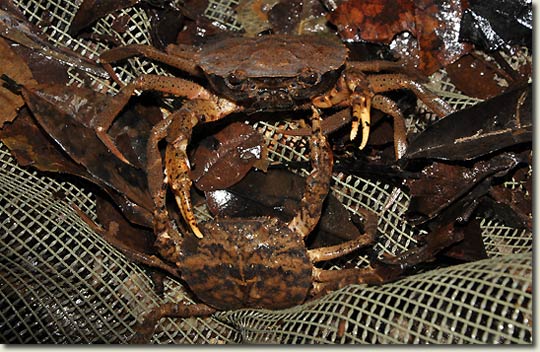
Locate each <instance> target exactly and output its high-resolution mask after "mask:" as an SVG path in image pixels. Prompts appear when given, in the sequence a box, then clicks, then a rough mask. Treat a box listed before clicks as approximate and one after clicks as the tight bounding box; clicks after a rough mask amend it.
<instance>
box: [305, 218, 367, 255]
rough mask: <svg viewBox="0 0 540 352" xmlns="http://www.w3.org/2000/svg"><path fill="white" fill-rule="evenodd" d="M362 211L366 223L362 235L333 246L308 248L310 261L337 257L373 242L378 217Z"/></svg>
mask: <svg viewBox="0 0 540 352" xmlns="http://www.w3.org/2000/svg"><path fill="white" fill-rule="evenodd" d="M362 213H363V216H364V217H365V219H366V223H365V225H364V228H365V232H366V233H365V234H364V235H362V236H358V238H355V239H353V240H349V241H346V242H343V243H340V244H337V245H334V246H328V247H320V248H315V249H310V250H308V256H309V258H310V259H311V262H312V263H317V262H322V261H325V260H331V259H335V258H339V257H341V256H344V255H346V254H349V253H352V252H354V251H355V250H357V249H359V248H362V247H365V246H367V245H369V244H371V243H373V241H374V240H375V235H376V234H377V222H378V217H377V216H376V215H375V214H374V213H372V212H368V211H363V212H362Z"/></svg>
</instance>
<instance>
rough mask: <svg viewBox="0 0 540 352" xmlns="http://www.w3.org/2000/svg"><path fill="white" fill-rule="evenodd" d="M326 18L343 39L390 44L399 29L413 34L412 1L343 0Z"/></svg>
mask: <svg viewBox="0 0 540 352" xmlns="http://www.w3.org/2000/svg"><path fill="white" fill-rule="evenodd" d="M329 20H330V22H332V23H333V24H335V25H336V26H337V28H338V31H339V34H340V35H341V37H342V38H343V39H347V40H353V41H361V40H366V41H372V42H382V43H390V41H391V40H392V38H393V37H394V36H395V35H396V34H397V33H400V32H403V31H409V32H412V33H415V32H416V30H415V18H414V3H413V1H412V0H398V1H395V0H393V1H388V0H367V1H366V0H350V1H345V2H342V3H341V5H339V6H338V7H337V8H336V10H335V11H334V12H332V13H331V14H330V15H329Z"/></svg>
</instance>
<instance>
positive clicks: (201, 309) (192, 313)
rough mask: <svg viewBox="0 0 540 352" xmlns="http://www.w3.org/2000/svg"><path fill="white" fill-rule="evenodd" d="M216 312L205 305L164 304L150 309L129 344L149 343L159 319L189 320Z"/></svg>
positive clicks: (136, 328)
mask: <svg viewBox="0 0 540 352" xmlns="http://www.w3.org/2000/svg"><path fill="white" fill-rule="evenodd" d="M215 312H216V309H214V308H212V307H210V306H207V305H206V304H191V305H187V304H185V303H164V304H162V305H160V306H159V307H156V308H154V309H152V310H151V311H150V312H149V313H148V314H147V315H146V316H145V317H144V321H143V322H142V323H140V324H139V325H138V326H137V327H135V332H136V333H135V335H134V336H133V338H132V339H131V341H130V343H133V344H144V343H148V342H150V339H151V338H152V335H153V334H154V331H155V330H156V325H157V323H158V322H159V321H160V320H161V318H165V317H171V318H190V317H207V316H209V315H212V314H214V313H215Z"/></svg>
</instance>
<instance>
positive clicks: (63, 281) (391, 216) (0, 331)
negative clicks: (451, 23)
mask: <svg viewBox="0 0 540 352" xmlns="http://www.w3.org/2000/svg"><path fill="white" fill-rule="evenodd" d="M14 3H15V5H16V6H17V7H18V8H19V9H20V10H21V11H22V12H23V13H24V14H25V16H26V17H27V18H28V19H29V21H31V22H33V23H35V24H39V23H40V22H41V21H42V17H43V14H44V13H47V14H48V16H49V18H50V19H49V22H50V23H51V25H49V26H46V27H44V33H45V34H46V35H47V37H48V39H49V40H50V42H51V43H54V45H57V46H65V47H68V48H70V49H72V50H74V51H77V52H79V53H81V54H82V55H84V56H86V57H88V58H90V59H95V58H96V57H97V56H98V55H99V53H100V52H101V51H103V50H105V49H106V47H105V46H103V44H96V42H94V41H90V40H84V39H75V38H72V37H70V36H69V35H68V34H67V33H66V31H67V28H68V26H69V24H70V22H71V20H72V18H73V15H74V13H75V12H76V9H77V8H78V6H79V2H76V1H73V2H71V1H60V0H54V1H40V0H17V1H14ZM230 5H231V1H210V4H209V6H208V9H207V12H206V15H207V16H208V17H209V18H211V19H212V20H215V21H221V23H223V24H224V25H228V26H229V27H230V28H233V29H238V28H239V26H240V25H239V24H238V23H237V22H235V21H234V16H233V13H232V12H231V10H230ZM121 15H126V16H128V18H129V19H130V20H129V23H128V25H127V27H128V30H126V31H123V32H122V33H118V32H114V33H113V31H114V29H113V28H112V27H111V26H110V25H109V23H111V21H113V19H114V18H115V16H121ZM93 31H95V33H99V34H111V35H112V34H114V36H115V37H118V38H122V39H121V40H122V42H123V43H124V44H128V43H149V41H150V37H149V35H148V18H147V17H146V15H145V13H144V11H140V10H138V9H137V8H130V9H126V10H121V11H120V13H116V14H112V15H109V16H107V17H106V18H104V19H101V20H100V21H98V22H97V23H96V24H95V25H94V26H93ZM115 70H116V72H117V74H118V76H119V77H120V79H121V80H122V81H124V82H126V81H130V80H132V79H133V78H134V77H137V76H138V75H140V74H141V73H158V74H169V73H168V71H167V70H166V69H165V68H164V67H160V66H159V65H157V64H155V63H151V62H149V61H147V60H144V59H140V58H135V59H130V60H129V61H128V63H127V64H125V65H118V66H115ZM70 73H71V82H70V83H71V84H74V85H78V84H82V82H83V80H82V79H81V78H79V77H78V72H77V70H75V69H73V70H72V72H70ZM438 77H439V78H437V81H438V82H440V83H439V84H438V85H437V86H436V87H435V89H436V90H438V92H439V93H440V94H441V96H443V97H444V98H445V99H446V100H447V101H449V102H450V103H451V104H452V105H453V106H454V107H457V108H461V107H464V106H467V105H471V104H473V103H474V102H475V100H474V99H471V98H469V97H466V96H464V95H462V94H460V93H459V92H458V91H457V90H455V88H454V87H451V88H448V87H449V83H445V81H444V74H443V73H441V74H440V76H438ZM93 88H94V89H96V90H100V91H103V90H108V91H110V92H114V91H115V90H116V88H115V84H113V83H111V82H108V81H104V80H103V79H101V78H99V77H94V86H93ZM255 126H256V127H257V128H258V129H259V131H260V132H261V133H263V134H264V136H265V138H266V141H267V146H268V150H269V156H270V158H271V159H272V160H274V161H277V162H289V161H306V160H308V159H307V156H306V155H305V150H304V149H298V148H295V147H293V146H297V145H298V143H296V142H295V141H297V140H299V139H301V137H290V136H289V137H285V136H283V135H281V134H279V133H278V132H277V129H278V128H279V127H283V124H281V125H276V124H270V123H267V122H257V123H255ZM0 188H1V192H0V229H1V233H0V240H1V246H2V250H1V258H2V260H1V261H0V265H1V266H2V275H1V277H0V287H1V290H0V294H1V295H2V297H1V300H0V302H1V303H0V315H1V319H0V339H1V340H2V342H5V343H36V342H37V343H124V342H127V341H128V340H129V338H130V337H131V336H132V335H133V334H134V330H133V327H134V325H135V324H136V323H137V321H140V320H141V319H142V317H143V315H144V313H145V312H147V311H148V309H149V308H151V307H154V306H157V305H159V304H160V303H163V302H166V301H172V302H178V301H180V300H187V301H192V297H190V296H189V295H188V294H186V292H185V291H184V289H183V287H182V285H181V283H179V282H177V281H176V280H174V279H172V278H168V279H166V280H165V282H164V294H163V295H158V294H157V293H155V290H154V287H153V285H154V281H152V280H151V278H150V277H149V276H148V273H147V272H146V271H145V270H144V269H143V268H141V267H140V266H138V265H136V264H134V263H133V262H131V261H130V260H128V259H127V258H126V257H125V256H123V255H122V254H121V253H120V252H118V251H117V250H116V249H115V248H114V247H112V246H110V245H109V244H108V243H107V242H105V241H104V240H103V239H102V238H101V237H100V236H99V235H98V234H96V233H94V232H93V231H92V230H91V229H90V228H89V227H88V225H87V224H86V223H85V222H84V221H82V220H81V219H80V218H79V216H78V215H77V213H76V212H75V211H74V210H73V208H72V207H71V204H76V205H77V206H78V207H79V208H80V209H82V210H83V211H84V212H85V213H86V214H88V215H89V216H90V217H91V218H95V217H96V215H95V213H96V211H95V200H94V197H93V195H92V193H91V192H89V191H87V190H85V189H84V188H83V187H81V186H80V184H79V183H77V182H69V181H66V180H65V178H62V177H61V176H57V175H46V174H43V173H39V172H37V171H34V170H33V169H31V168H22V167H20V166H18V165H17V163H16V161H15V160H14V158H13V157H12V156H11V155H10V153H9V151H8V150H7V148H6V147H5V146H4V145H1V149H0ZM393 191H394V188H393V187H392V186H390V185H388V184H385V183H383V182H374V181H371V180H367V179H362V178H359V177H356V176H351V175H344V174H335V175H334V177H333V184H332V192H333V193H334V195H335V196H336V197H337V198H338V200H340V201H341V202H342V203H343V205H344V206H345V207H346V209H347V210H349V211H351V212H353V213H356V214H357V215H359V216H361V215H360V213H359V209H362V208H367V209H370V210H372V211H374V212H375V213H377V214H378V215H379V222H378V230H379V233H380V234H381V236H382V238H381V239H380V240H379V241H378V244H377V246H378V247H379V248H378V250H379V251H380V252H383V251H386V252H389V253H399V252H402V251H404V250H406V249H408V248H411V247H412V246H413V245H414V244H415V243H416V238H417V235H418V234H419V230H418V229H416V228H415V227H414V226H412V225H411V224H408V223H407V222H406V221H405V220H404V213H405V211H406V209H407V206H408V202H409V196H408V195H407V194H405V193H403V192H398V193H394V194H393V196H396V195H397V198H396V199H395V200H394V201H393V203H392V206H391V207H389V208H386V207H385V205H386V204H387V202H388V200H389V197H390V196H391V195H392V193H393ZM201 212H202V213H204V209H201ZM481 228H482V237H483V240H484V243H485V247H486V251H487V254H488V256H489V259H486V260H482V261H477V262H472V263H469V264H462V265H456V266H451V267H447V268H441V269H436V270H430V271H427V272H424V273H421V274H417V275H415V276H410V277H407V278H405V279H401V280H399V281H397V282H395V283H391V284H387V285H383V286H380V287H365V286H362V285H351V286H347V287H345V288H343V289H341V290H338V291H336V292H333V293H331V294H329V295H327V296H325V297H323V298H321V299H318V300H316V301H313V302H309V303H306V304H304V305H302V306H297V307H294V308H291V309H287V310H280V311H267V310H250V309H244V310H238V311H227V312H219V313H217V314H215V315H213V316H212V317H210V318H205V319H202V318H189V319H169V318H166V319H162V320H161V321H160V322H159V324H158V327H157V329H156V332H155V334H154V336H153V340H152V342H154V343H171V342H174V343H190V344H199V343H211V344H220V343H295V344H300V343H437V344H441V343H444V344H447V343H532V330H533V327H532V323H533V317H532V292H533V285H532V243H533V238H532V233H530V232H529V231H526V230H520V229H515V228H512V227H508V226H506V225H505V224H503V223H501V222H500V221H498V220H495V219H481ZM353 261H355V263H356V264H357V265H361V264H362V263H367V259H366V258H362V257H359V258H355V259H353Z"/></svg>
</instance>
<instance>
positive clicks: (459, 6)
mask: <svg viewBox="0 0 540 352" xmlns="http://www.w3.org/2000/svg"><path fill="white" fill-rule="evenodd" d="M465 7H466V3H465V0H400V1H390V0H377V1H375V0H369V1H365V0H349V1H345V2H343V3H341V4H340V5H339V6H338V7H337V8H336V10H335V11H334V12H332V13H331V14H330V15H329V16H328V19H329V21H330V22H331V23H333V24H334V25H336V26H337V28H338V31H339V34H340V36H341V37H342V38H343V39H346V40H349V41H351V40H352V41H362V40H365V41H369V42H378V43H385V44H389V43H390V42H391V41H392V39H393V38H394V37H395V36H396V35H397V34H399V33H402V32H404V31H408V32H410V33H411V34H412V35H414V36H415V37H416V38H417V42H418V45H419V49H420V51H419V62H418V68H419V69H420V70H421V71H422V72H424V73H425V74H427V75H430V74H432V73H433V72H435V71H436V70H437V69H439V68H440V67H444V66H446V65H448V64H450V63H452V62H454V61H455V60H457V59H458V58H459V57H461V56H462V55H464V54H465V53H467V52H468V51H469V50H470V45H468V44H464V43H462V42H460V41H459V30H460V20H461V15H462V14H463V11H464V9H465Z"/></svg>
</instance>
